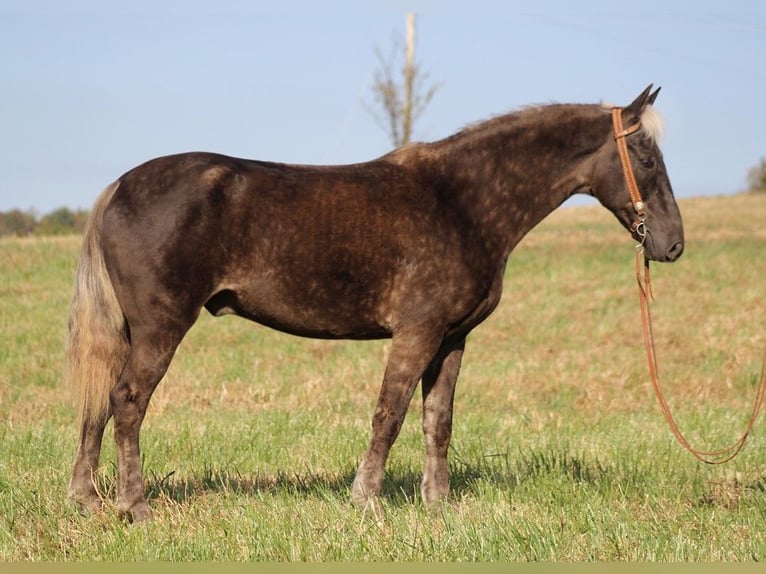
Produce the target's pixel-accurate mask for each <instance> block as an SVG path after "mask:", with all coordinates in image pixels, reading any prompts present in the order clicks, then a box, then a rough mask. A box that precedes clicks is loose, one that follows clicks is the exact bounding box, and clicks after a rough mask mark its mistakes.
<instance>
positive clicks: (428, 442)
mask: <svg viewBox="0 0 766 574" xmlns="http://www.w3.org/2000/svg"><path fill="white" fill-rule="evenodd" d="M464 348H465V339H463V340H461V341H460V342H459V343H458V344H457V345H455V346H450V347H447V348H442V349H440V350H439V353H438V354H437V355H436V357H435V358H434V360H433V361H432V362H431V364H430V365H429V366H428V369H426V372H425V373H424V374H423V383H422V391H423V437H424V439H425V446H426V461H425V466H424V468H423V482H422V484H421V486H420V493H421V496H422V497H423V502H424V503H425V504H426V505H428V506H430V505H432V504H434V503H435V502H438V501H440V500H444V499H446V498H447V496H448V494H449V480H448V468H447V450H448V449H449V443H450V438H451V436H452V406H453V402H454V398H455V383H456V382H457V377H458V374H459V372H460V363H461V361H462V358H463V350H464Z"/></svg>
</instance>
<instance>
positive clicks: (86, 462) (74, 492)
mask: <svg viewBox="0 0 766 574" xmlns="http://www.w3.org/2000/svg"><path fill="white" fill-rule="evenodd" d="M109 416H110V415H109V413H105V414H104V415H103V416H100V417H97V418H96V419H88V420H84V421H83V422H82V423H81V426H80V447H79V449H78V451H77V457H76V458H75V463H74V470H73V472H72V480H71V481H70V483H69V492H68V495H69V499H70V500H72V501H74V502H75V503H76V504H78V505H79V507H80V508H81V509H82V510H84V511H97V510H100V509H101V496H100V495H99V493H98V489H97V488H96V474H95V473H96V469H97V468H98V460H99V457H100V454H101V441H102V440H103V438H104V428H105V427H106V423H107V422H108V421H109Z"/></svg>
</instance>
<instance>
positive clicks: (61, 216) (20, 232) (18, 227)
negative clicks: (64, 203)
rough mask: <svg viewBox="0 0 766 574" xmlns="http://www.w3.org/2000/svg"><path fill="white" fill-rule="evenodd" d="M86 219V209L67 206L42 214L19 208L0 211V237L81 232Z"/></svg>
mask: <svg viewBox="0 0 766 574" xmlns="http://www.w3.org/2000/svg"><path fill="white" fill-rule="evenodd" d="M87 220H88V211H87V210H84V209H81V210H78V211H72V210H71V209H69V208H68V207H61V208H59V209H57V210H55V211H52V212H51V213H49V214H47V215H43V216H37V215H36V214H35V213H34V212H32V211H22V210H20V209H12V210H11V211H0V237H8V236H16V237H28V236H32V235H71V234H81V233H82V232H83V231H84V230H85V222H86V221H87Z"/></svg>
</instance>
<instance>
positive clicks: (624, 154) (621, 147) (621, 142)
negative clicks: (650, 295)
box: [612, 108, 646, 245]
mask: <svg viewBox="0 0 766 574" xmlns="http://www.w3.org/2000/svg"><path fill="white" fill-rule="evenodd" d="M612 124H613V125H614V141H615V143H616V144H617V153H618V154H619V156H620V163H621V164H622V175H623V176H624V178H625V185H626V186H627V187H628V193H629V194H630V200H631V202H632V203H633V211H635V213H636V219H635V220H634V221H633V223H632V225H631V226H630V230H631V231H632V232H633V233H635V234H636V236H638V238H639V240H640V241H641V245H643V244H644V240H645V239H646V226H645V225H644V222H645V221H646V211H644V201H643V199H641V192H640V191H639V190H638V184H637V183H636V176H635V175H634V174H633V168H632V167H631V165H630V156H629V155H628V142H627V140H626V137H627V136H629V135H630V134H632V133H635V132H637V131H638V130H639V129H641V122H640V121H639V122H636V123H635V124H633V125H631V126H630V127H628V128H623V127H622V108H612Z"/></svg>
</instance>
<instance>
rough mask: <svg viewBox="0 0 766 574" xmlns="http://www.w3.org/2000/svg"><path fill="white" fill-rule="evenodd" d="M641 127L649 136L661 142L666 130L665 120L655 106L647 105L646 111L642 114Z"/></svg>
mask: <svg viewBox="0 0 766 574" xmlns="http://www.w3.org/2000/svg"><path fill="white" fill-rule="evenodd" d="M641 127H642V128H643V131H644V133H645V134H646V135H647V136H649V137H650V138H652V139H653V140H654V141H656V142H657V143H659V141H660V139H662V134H663V133H664V132H665V120H663V119H662V116H661V115H660V113H659V112H658V111H657V110H655V109H654V107H652V106H646V109H644V113H642V114H641Z"/></svg>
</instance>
